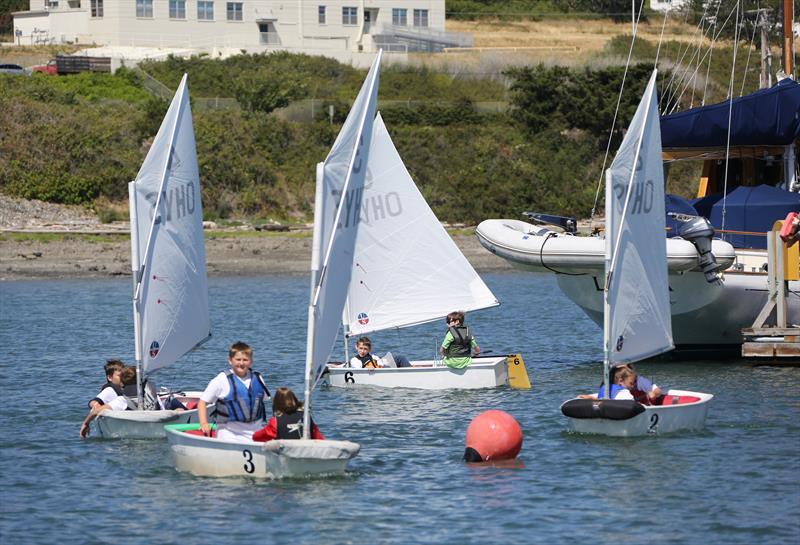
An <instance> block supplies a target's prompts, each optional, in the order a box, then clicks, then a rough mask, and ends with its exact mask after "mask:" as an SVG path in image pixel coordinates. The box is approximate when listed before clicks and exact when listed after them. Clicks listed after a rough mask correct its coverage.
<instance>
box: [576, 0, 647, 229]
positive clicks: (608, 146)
mask: <svg viewBox="0 0 800 545" xmlns="http://www.w3.org/2000/svg"><path fill="white" fill-rule="evenodd" d="M643 9H644V0H641V1H640V2H639V15H637V16H636V26H634V27H633V33H632V35H631V47H630V49H628V60H627V61H625V70H624V72H623V73H622V83H621V84H620V86H619V96H618V97H617V106H616V107H615V108H614V119H613V120H612V121H611V131H610V132H609V133H608V143H607V144H606V153H605V155H604V156H603V166H602V168H601V169H600V179H599V180H598V181H597V191H596V192H595V194H594V204H593V205H592V213H591V214H590V215H589V227H590V228H591V227H592V222H593V221H594V213H595V211H596V210H597V200H598V199H599V198H600V188H601V187H602V186H603V177H604V176H605V174H604V172H605V170H606V162H607V161H608V152H609V150H610V149H611V139H612V138H613V137H614V127H615V126H616V124H617V115H618V114H619V105H620V103H621V102H622V91H623V90H624V89H625V78H626V77H627V76H628V68H629V67H630V65H631V56H632V55H633V44H634V43H636V31H637V30H638V28H639V19H640V18H641V17H642V11H643Z"/></svg>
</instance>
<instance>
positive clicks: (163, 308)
mask: <svg viewBox="0 0 800 545" xmlns="http://www.w3.org/2000/svg"><path fill="white" fill-rule="evenodd" d="M128 193H129V199H130V218H131V270H132V272H133V324H134V345H135V353H136V371H137V373H136V376H137V392H138V395H137V398H138V403H137V407H138V408H137V410H127V411H104V412H102V413H100V415H99V416H98V417H97V419H96V423H97V429H98V430H99V432H100V435H101V436H102V437H115V438H118V437H135V438H155V437H164V435H165V432H164V424H170V423H189V422H197V410H196V409H192V410H179V411H176V410H163V409H158V410H144V409H143V408H144V398H145V393H146V392H145V388H146V387H147V382H146V379H147V377H148V376H149V375H150V374H151V373H153V372H154V371H156V370H158V369H162V368H164V367H167V366H170V365H173V364H174V363H176V362H177V361H178V360H179V359H180V358H182V357H183V356H184V355H185V354H186V353H187V352H189V351H191V350H193V349H194V348H196V347H197V346H199V345H200V344H202V343H203V342H204V341H205V340H207V339H208V338H209V337H210V336H211V323H210V318H209V313H208V286H207V280H206V258H205V246H204V244H205V241H204V238H203V209H202V205H201V202H200V176H199V172H198V168H197V153H196V150H195V140H194V128H193V126H192V112H191V108H190V105H189V90H188V87H187V76H186V75H185V74H184V76H183V79H181V83H180V85H179V86H178V90H177V91H176V92H175V96H174V98H173V99H172V103H171V104H170V107H169V109H168V110H167V114H166V116H165V117H164V120H163V121H162V123H161V127H160V128H159V130H158V133H157V134H156V137H155V139H154V140H153V144H152V145H151V146H150V150H149V151H148V153H147V156H146V157H145V160H144V162H143V163H142V167H141V168H140V169H139V173H138V174H137V176H136V179H135V180H134V181H133V182H131V183H130V184H129V185H128ZM199 394H200V392H194V393H191V392H189V393H177V394H174V397H175V398H176V399H178V400H179V401H181V402H182V403H184V405H189V406H191V405H190V404H191V403H192V402H196V400H197V399H198V398H199ZM156 395H157V394H156ZM154 398H155V396H154ZM154 401H155V399H154ZM194 404H196V403H194Z"/></svg>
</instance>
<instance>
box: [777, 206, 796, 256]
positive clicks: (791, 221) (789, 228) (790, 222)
mask: <svg viewBox="0 0 800 545" xmlns="http://www.w3.org/2000/svg"><path fill="white" fill-rule="evenodd" d="M798 229H800V217H798V215H797V212H789V214H788V215H787V216H786V219H785V220H783V227H781V232H780V235H781V240H783V242H784V243H785V244H786V245H787V246H789V247H790V248H791V247H792V246H793V245H794V243H795V242H797V233H798Z"/></svg>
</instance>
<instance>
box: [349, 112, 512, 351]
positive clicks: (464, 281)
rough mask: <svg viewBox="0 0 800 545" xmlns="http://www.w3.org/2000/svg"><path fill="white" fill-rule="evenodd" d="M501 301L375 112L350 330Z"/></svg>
mask: <svg viewBox="0 0 800 545" xmlns="http://www.w3.org/2000/svg"><path fill="white" fill-rule="evenodd" d="M498 304H499V303H498V301H497V299H496V298H495V296H494V295H493V294H492V292H491V291H490V290H489V288H488V287H487V286H486V284H485V283H484V282H483V280H481V278H480V276H478V273H476V272H475V269H473V268H472V265H470V264H469V262H468V261H467V259H466V258H465V257H464V254H462V253H461V250H459V249H458V247H457V246H456V245H455V243H454V242H453V240H452V239H451V238H450V235H448V234H447V231H446V230H445V229H444V227H442V224H441V223H440V222H439V220H438V219H437V218H436V215H435V214H434V213H433V211H432V210H431V208H430V207H429V206H428V203H427V202H425V198H424V197H423V196H422V193H420V191H419V189H417V186H416V184H415V183H414V180H413V179H412V178H411V175H410V174H409V173H408V170H406V167H405V165H404V164H403V160H402V159H401V158H400V155H399V154H398V153H397V150H396V149H395V147H394V144H393V143H392V139H391V138H390V136H389V132H388V131H387V130H386V126H385V125H384V123H383V120H382V119H381V116H380V114H378V116H377V119H376V120H375V124H374V125H373V135H372V147H371V148H370V151H369V162H368V163H367V174H366V180H365V182H364V195H363V198H362V202H361V223H360V225H359V228H358V236H357V237H356V253H355V263H354V264H353V276H352V278H351V280H350V290H349V292H348V300H347V307H346V309H345V325H346V326H347V330H348V333H349V334H350V335H363V334H366V333H370V332H373V331H381V330H384V329H389V328H399V327H407V326H411V325H416V324H421V323H425V322H430V321H433V320H437V319H439V318H443V317H444V316H446V315H447V314H448V313H449V312H451V311H453V310H462V311H465V312H468V311H472V310H478V309H482V308H488V307H492V306H496V305H498Z"/></svg>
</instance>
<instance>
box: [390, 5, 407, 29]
mask: <svg viewBox="0 0 800 545" xmlns="http://www.w3.org/2000/svg"><path fill="white" fill-rule="evenodd" d="M392 24H393V25H394V26H408V10H407V9H403V8H393V9H392Z"/></svg>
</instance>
